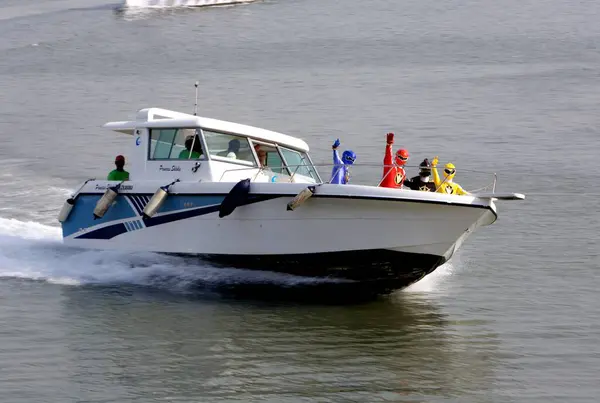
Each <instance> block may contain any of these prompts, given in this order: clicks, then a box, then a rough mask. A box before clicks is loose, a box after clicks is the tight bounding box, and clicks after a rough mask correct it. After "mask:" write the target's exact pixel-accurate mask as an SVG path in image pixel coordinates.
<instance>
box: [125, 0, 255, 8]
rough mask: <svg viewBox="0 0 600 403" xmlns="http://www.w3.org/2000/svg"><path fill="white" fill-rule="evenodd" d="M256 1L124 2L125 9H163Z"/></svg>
mask: <svg viewBox="0 0 600 403" xmlns="http://www.w3.org/2000/svg"><path fill="white" fill-rule="evenodd" d="M253 1H256V0H125V7H131V8H164V7H208V6H225V5H232V4H241V3H251V2H253Z"/></svg>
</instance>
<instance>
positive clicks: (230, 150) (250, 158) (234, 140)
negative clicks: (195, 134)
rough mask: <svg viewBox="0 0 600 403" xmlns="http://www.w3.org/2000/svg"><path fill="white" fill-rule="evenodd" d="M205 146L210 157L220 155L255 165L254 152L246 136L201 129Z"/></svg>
mask: <svg viewBox="0 0 600 403" xmlns="http://www.w3.org/2000/svg"><path fill="white" fill-rule="evenodd" d="M202 132H203V133H204V138H205V139H206V146H207V147H208V153H209V154H210V156H211V157H222V158H227V159H230V160H234V161H240V162H241V161H244V162H246V163H248V162H250V163H252V165H255V164H256V162H255V160H254V154H252V150H251V149H250V143H249V142H248V138H246V137H242V136H236V135H232V134H225V133H219V132H215V131H211V130H206V129H203V130H202Z"/></svg>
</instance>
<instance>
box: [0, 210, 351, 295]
mask: <svg viewBox="0 0 600 403" xmlns="http://www.w3.org/2000/svg"><path fill="white" fill-rule="evenodd" d="M0 278H4V279H7V278H13V279H15V278H18V279H28V280H35V281H45V282H48V283H53V284H63V285H71V286H94V285H97V286H118V285H130V286H141V287H149V288H153V289H158V290H163V291H167V292H174V293H178V294H185V295H197V294H198V293H205V292H207V291H208V292H217V293H219V294H221V295H225V296H234V297H240V296H241V297H244V298H255V297H257V296H259V297H260V299H263V298H267V299H271V298H273V299H281V298H284V299H285V298H286V296H288V297H292V298H299V297H302V296H304V297H306V296H307V295H308V294H311V295H312V294H314V290H315V289H320V290H322V289H323V288H324V287H325V288H331V287H339V286H343V285H344V284H351V283H353V282H350V281H346V280H340V279H328V278H317V277H300V276H294V275H288V274H282V273H275V272H268V271H256V270H244V269H235V268H223V267H218V268H217V267H214V266H211V265H210V264H209V263H207V262H204V261H202V260H200V259H199V258H195V257H179V256H170V255H164V254H158V253H151V252H136V253H130V252H119V251H105V250H89V249H79V248H73V247H68V246H64V245H63V244H62V241H61V234H60V229H59V228H58V227H54V226H48V225H43V224H40V223H36V222H24V221H19V220H16V219H5V218H0ZM304 294H307V295H304Z"/></svg>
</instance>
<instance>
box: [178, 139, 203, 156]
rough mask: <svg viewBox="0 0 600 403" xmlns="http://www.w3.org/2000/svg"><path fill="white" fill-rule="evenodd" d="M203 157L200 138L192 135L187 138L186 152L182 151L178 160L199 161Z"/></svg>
mask: <svg viewBox="0 0 600 403" xmlns="http://www.w3.org/2000/svg"><path fill="white" fill-rule="evenodd" d="M192 147H193V150H192ZM201 155H202V146H201V145H200V137H198V135H193V134H190V135H189V136H187V137H186V138H185V150H181V152H180V153H179V156H178V157H177V158H179V159H180V160H187V159H198V158H200V156H201Z"/></svg>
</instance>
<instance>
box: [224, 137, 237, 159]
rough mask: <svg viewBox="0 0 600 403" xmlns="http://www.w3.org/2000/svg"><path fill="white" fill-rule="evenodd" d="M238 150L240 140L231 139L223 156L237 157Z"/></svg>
mask: <svg viewBox="0 0 600 403" xmlns="http://www.w3.org/2000/svg"><path fill="white" fill-rule="evenodd" d="M239 151H240V141H239V140H238V139H233V140H230V141H229V145H228V147H227V151H225V153H226V154H225V156H226V157H227V158H233V159H236V158H237V153H238V152H239Z"/></svg>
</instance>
